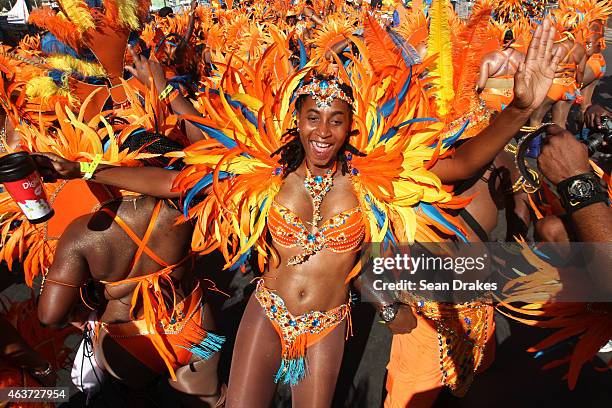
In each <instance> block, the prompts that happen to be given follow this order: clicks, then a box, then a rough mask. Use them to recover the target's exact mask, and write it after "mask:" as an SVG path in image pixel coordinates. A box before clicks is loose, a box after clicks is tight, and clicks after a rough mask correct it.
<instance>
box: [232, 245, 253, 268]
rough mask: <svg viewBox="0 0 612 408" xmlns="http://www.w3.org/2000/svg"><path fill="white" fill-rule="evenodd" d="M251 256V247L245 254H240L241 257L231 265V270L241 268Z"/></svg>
mask: <svg viewBox="0 0 612 408" xmlns="http://www.w3.org/2000/svg"><path fill="white" fill-rule="evenodd" d="M250 256H251V248H249V249H248V250H247V251H246V252H245V253H244V254H242V255H240V258H238V260H237V261H236V262H234V264H233V265H232V266H230V268H229V270H230V271H235V270H236V269H238V268H240V267H241V266H242V265H244V264H246V263H247V261H248V260H249V257H250Z"/></svg>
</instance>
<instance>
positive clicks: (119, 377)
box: [0, 0, 612, 408]
mask: <svg viewBox="0 0 612 408" xmlns="http://www.w3.org/2000/svg"><path fill="white" fill-rule="evenodd" d="M150 8H151V4H150V2H149V1H146V0H59V1H58V3H57V7H41V8H38V9H35V10H33V11H32V13H31V15H30V23H31V24H32V25H33V26H36V27H37V29H38V32H37V33H36V34H33V35H27V36H25V37H23V38H22V39H21V40H20V42H19V43H18V44H12V45H9V44H5V45H0V47H1V49H0V71H1V72H2V75H1V81H0V102H1V104H2V115H3V117H2V121H1V123H3V125H2V133H1V137H2V140H1V142H2V150H3V153H2V154H3V157H0V178H2V171H1V170H2V160H4V159H7V160H8V159H9V158H10V157H14V156H11V155H14V154H16V153H18V152H27V153H28V154H29V156H30V157H31V158H32V160H33V161H34V163H35V164H36V168H37V171H38V172H39V173H40V175H41V177H42V178H43V179H44V186H42V188H43V189H44V191H45V192H46V196H47V198H48V201H49V202H50V204H51V206H52V207H53V210H54V215H52V216H49V217H50V218H49V217H47V218H48V219H45V220H44V222H41V223H31V222H29V221H28V218H27V217H26V215H27V214H26V211H25V210H23V205H21V203H20V202H19V199H18V198H17V197H14V196H11V195H10V194H9V192H3V193H2V197H0V214H1V216H0V233H1V239H2V240H1V242H0V245H1V247H0V260H2V268H3V271H2V274H3V275H4V276H3V277H2V279H1V280H0V281H2V282H3V286H2V288H3V289H6V288H7V287H9V285H11V284H14V283H15V282H23V283H25V284H26V285H28V286H29V287H37V288H38V289H39V290H37V291H36V293H34V292H32V299H30V300H28V301H27V302H24V303H23V304H20V303H19V304H17V303H16V304H14V305H12V306H10V307H7V308H6V309H7V310H6V313H5V314H4V317H2V318H1V319H2V320H0V324H1V325H2V326H3V333H5V332H6V333H10V335H7V336H5V335H4V334H3V336H2V340H1V342H2V347H0V365H1V366H2V367H6V369H3V370H2V371H0V386H2V387H8V386H13V387H15V386H22V387H23V386H35V385H43V386H53V385H60V383H59V382H58V377H57V372H58V370H61V369H63V368H65V367H66V366H68V367H70V366H72V367H73V368H72V380H73V382H74V384H75V386H76V387H77V388H78V389H79V390H81V391H83V392H84V393H86V394H88V396H89V397H88V398H89V400H92V401H93V400H94V399H95V394H96V392H99V390H100V387H101V386H104V385H107V384H109V383H111V384H116V385H118V386H120V387H121V390H124V391H125V392H124V395H122V397H123V400H124V403H125V405H126V406H130V407H131V406H164V403H163V402H160V401H159V400H155V399H154V398H152V397H151V395H152V394H151V390H152V389H153V388H155V387H159V386H160V381H161V380H163V381H165V380H167V384H168V385H169V388H168V391H167V392H168V393H170V394H171V395H172V396H173V397H172V398H174V400H175V401H179V404H180V405H181V406H201V407H216V406H226V407H267V406H270V405H271V403H272V400H273V398H274V395H275V391H276V389H277V386H278V384H283V385H284V386H287V387H289V388H290V389H291V401H292V406H295V407H329V406H332V401H333V398H334V392H335V390H336V383H337V381H338V376H339V372H340V366H341V362H342V359H343V353H344V346H345V341H346V339H347V338H348V337H349V336H363V335H364V334H363V333H360V332H359V331H357V330H353V329H352V316H351V309H352V308H353V307H355V304H356V302H358V300H357V299H358V298H359V297H361V298H363V299H366V298H367V299H370V300H371V302H370V303H371V306H372V307H373V308H374V309H375V310H376V312H377V313H378V314H379V316H380V318H379V319H381V320H382V322H383V323H384V324H385V325H386V326H387V327H388V328H389V330H390V331H391V333H392V334H393V340H392V344H391V352H390V355H379V356H377V357H376V358H377V359H381V360H385V361H388V364H387V378H386V386H385V390H384V393H385V395H386V396H385V400H384V406H385V407H393V408H395V407H429V406H432V405H433V404H434V403H435V401H436V398H437V397H438V394H439V393H440V391H441V390H442V389H443V388H444V387H446V388H448V389H449V390H450V391H451V392H452V393H453V394H455V395H457V396H459V397H461V396H463V395H465V393H466V392H467V390H468V389H469V388H470V385H471V384H472V382H474V381H478V373H480V372H482V371H484V370H486V369H487V368H488V367H489V366H490V365H491V364H494V360H495V355H494V353H495V335H494V333H495V319H494V315H495V314H496V313H503V314H504V315H506V316H507V317H508V318H511V319H515V320H517V321H520V322H522V323H525V324H527V325H532V326H542V327H546V328H555V329H556V331H555V333H553V334H552V335H551V337H550V338H549V339H547V340H546V341H545V342H543V343H541V344H540V345H537V346H536V347H535V349H536V350H540V349H547V348H549V347H551V346H554V345H555V344H556V343H563V342H565V341H566V340H568V339H571V344H572V349H571V352H570V353H571V354H570V356H569V357H568V358H567V360H566V361H567V362H569V372H568V376H567V381H568V384H569V387H570V388H573V387H574V386H575V385H576V383H577V382H578V381H579V379H578V376H579V373H580V369H581V367H582V365H583V364H584V363H586V362H587V361H589V360H591V359H593V358H594V356H595V355H596V354H597V353H598V352H599V350H600V349H602V348H603V347H605V346H606V344H608V342H609V341H610V340H611V339H612V313H611V312H612V309H611V308H610V305H611V304H612V303H610V302H606V301H599V302H591V301H589V300H588V299H586V298H585V299H584V301H580V302H577V301H573V302H571V303H570V302H561V303H560V302H555V296H556V295H557V294H558V293H559V290H560V289H559V288H560V287H561V288H563V285H567V284H568V283H567V282H565V281H564V280H563V278H562V273H560V271H561V270H564V268H566V267H568V265H569V264H570V263H571V262H569V261H570V260H568V259H566V261H567V262H566V263H565V264H562V263H559V262H556V263H555V262H551V261H550V256H546V254H543V252H545V251H544V249H542V248H540V249H538V246H537V245H538V244H536V242H551V243H569V242H584V243H599V244H601V245H599V246H597V245H595V246H594V248H595V249H592V251H593V254H592V255H593V257H594V258H593V259H596V261H594V262H591V264H596V265H593V267H592V268H590V269H588V270H587V271H582V273H583V278H584V284H585V285H586V286H585V287H589V288H590V287H597V288H598V289H599V290H601V291H602V292H603V293H604V295H603V299H604V300H605V299H608V300H610V301H612V299H610V298H609V295H610V294H611V293H612V279H611V277H610V275H609V273H608V271H607V269H608V268H606V267H605V265H609V264H610V263H609V261H610V260H611V258H612V250H606V248H607V247H606V245H605V244H606V243H608V244H609V243H610V241H612V238H610V237H612V235H611V233H612V217H611V216H610V215H611V210H610V208H609V205H610V199H611V198H612V182H611V181H610V163H611V161H610V158H611V157H612V156H611V154H612V152H610V151H609V149H610V143H612V137H611V135H612V121H610V119H609V118H610V117H611V116H610V115H611V113H610V110H609V108H608V107H605V106H599V105H596V104H594V103H593V96H594V95H595V94H596V92H597V83H598V81H599V80H600V79H601V78H602V77H603V76H604V74H605V59H604V58H603V56H602V51H603V49H604V48H605V39H604V30H605V27H606V25H607V18H608V15H609V14H610V13H612V3H611V2H610V1H609V0H581V1H578V0H559V2H558V4H555V7H549V6H548V7H547V5H546V2H544V1H539V0H523V1H512V2H499V1H497V2H496V1H491V0H479V1H477V2H476V3H475V5H474V6H473V8H472V11H471V14H470V16H469V18H467V19H462V18H459V16H458V15H457V14H455V12H454V9H453V5H452V4H451V2H450V1H448V0H412V1H399V0H398V1H393V0H384V1H380V0H371V1H370V2H369V3H368V2H365V1H361V0H351V1H349V0H347V1H341V0H338V1H336V0H334V1H327V2H325V1H319V0H306V1H302V0H299V1H289V0H287V1H285V0H277V1H272V0H270V1H264V0H246V1H238V0H235V1H228V0H225V1H220V2H215V1H212V2H211V3H207V4H198V2H197V1H196V0H194V1H193V2H192V3H191V5H190V7H189V8H186V9H184V10H180V11H177V10H172V9H170V8H168V7H164V8H163V9H160V10H158V11H154V12H151V11H150ZM575 105H576V106H575ZM572 109H573V110H574V111H575V112H577V114H576V117H578V120H573V119H572V118H571V117H570V111H571V110H572ZM549 117H550V119H548V118H549ZM568 118H569V119H568ZM567 129H570V130H572V131H573V130H575V131H576V132H575V133H577V135H574V134H573V133H572V132H570V131H569V130H567ZM18 154H22V153H18ZM19 157H23V156H19ZM535 164H537V166H535ZM532 167H533V168H532ZM535 167H537V169H538V171H536V170H534V168H535ZM502 210H504V211H503V212H504V214H505V218H506V222H505V226H504V228H503V232H502V233H501V234H500V233H499V229H500V228H501V227H500V226H498V220H500V212H501V211H502ZM30 219H31V218H30ZM496 231H497V232H496ZM495 234H497V235H498V236H496V235H495ZM498 238H499V239H500V240H503V241H507V242H515V243H516V242H518V244H519V246H520V248H521V250H522V252H523V256H524V258H525V259H526V261H527V262H528V263H529V264H531V265H532V266H534V267H535V269H536V272H535V273H532V274H528V275H527V274H522V273H519V275H520V276H519V275H517V276H515V277H514V278H515V279H513V278H512V277H510V278H509V279H510V284H509V286H508V287H510V288H512V291H511V293H508V294H507V295H508V296H507V297H506V298H502V299H496V301H495V302H494V301H493V300H494V298H493V296H492V295H490V294H488V295H487V294H485V295H482V296H479V297H478V298H475V299H471V300H469V301H465V302H463V301H462V302H454V303H453V302H441V301H438V300H435V299H428V298H420V297H419V298H417V297H415V296H414V294H413V293H410V292H409V291H396V292H383V291H379V290H377V289H376V287H375V285H374V284H373V282H372V279H371V275H369V274H368V273H366V272H365V271H366V270H367V265H366V262H364V260H363V258H362V251H363V250H364V248H365V246H366V245H369V244H383V245H384V246H385V248H388V247H394V246H398V245H402V244H414V243H449V242H457V243H458V242H469V243H473V242H482V243H485V242H490V241H494V240H496V239H498ZM527 241H531V242H529V243H528V242H527ZM215 254H216V255H218V256H221V257H222V258H223V265H218V266H215V263H214V262H212V261H209V259H211V257H213V256H215ZM549 255H550V254H549ZM565 255H566V257H567V254H565ZM581 255H584V256H587V255H588V254H586V253H584V254H581ZM575 256H576V255H575V254H574V255H572V256H571V257H572V259H571V261H574V259H573V258H574V257H575ZM602 265H603V267H601V266H602ZM244 271H252V272H253V273H254V274H255V276H256V277H257V278H256V280H255V281H254V282H252V286H253V292H252V294H250V296H245V298H244V299H242V300H243V304H244V309H243V310H241V311H240V313H242V314H241V317H240V325H239V327H238V329H237V331H235V332H227V331H224V330H223V327H225V326H224V325H222V324H220V322H222V321H223V320H224V319H235V317H234V316H228V315H227V313H230V312H222V313H218V312H217V313H216V312H215V309H214V308H212V307H210V299H211V297H214V296H216V295H217V293H218V292H222V291H223V290H227V289H226V288H222V289H223V290H221V289H220V288H219V287H218V285H219V286H221V284H220V282H221V281H224V279H223V278H222V276H224V275H227V274H232V273H243V272H244ZM551 282H554V284H551ZM517 285H518V286H517ZM572 285H574V283H572ZM517 287H520V288H521V290H517V289H516V288H517ZM606 295H607V296H608V297H607V298H606V297H605V296H606ZM365 306H367V305H365V304H364V305H362V306H360V307H365ZM15 310H19V311H20V312H15ZM232 313H234V312H233V311H232ZM27 325H29V326H27ZM26 326H27V327H32V329H31V330H28V329H25V327H26ZM75 333H77V334H79V333H80V334H82V336H83V340H82V341H81V343H80V346H79V347H80V348H79V350H78V353H77V355H76V357H74V355H73V354H71V353H70V350H69V349H67V348H66V346H65V345H64V344H63V341H64V339H65V338H66V337H67V336H69V335H71V334H75ZM49 339H52V342H53V344H54V347H52V348H45V349H44V350H43V349H42V348H40V347H37V345H39V344H42V343H44V342H48V341H49ZM228 340H229V341H228ZM228 345H233V350H232V351H231V352H230V355H231V366H230V368H229V373H228V374H226V373H225V372H224V370H221V369H220V361H221V359H220V351H221V350H222V349H223V348H224V347H230V346H228ZM380 392H381V393H382V392H383V390H380ZM16 406H19V405H16Z"/></svg>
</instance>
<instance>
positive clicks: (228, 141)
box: [190, 121, 238, 149]
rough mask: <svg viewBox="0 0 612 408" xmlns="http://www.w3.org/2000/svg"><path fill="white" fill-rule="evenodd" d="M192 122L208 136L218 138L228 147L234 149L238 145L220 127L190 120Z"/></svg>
mask: <svg viewBox="0 0 612 408" xmlns="http://www.w3.org/2000/svg"><path fill="white" fill-rule="evenodd" d="M190 123H191V124H192V125H194V126H195V127H197V128H198V129H200V130H202V131H203V132H206V134H208V136H210V137H212V138H214V139H215V140H217V141H218V142H219V143H221V144H222V145H223V146H225V147H226V148H228V149H233V148H234V147H236V146H238V144H237V143H236V142H235V141H234V140H232V139H231V138H229V137H228V136H226V135H225V134H224V133H223V132H221V131H220V130H219V129H215V128H211V127H210V126H206V125H203V124H201V123H197V122H192V121H190Z"/></svg>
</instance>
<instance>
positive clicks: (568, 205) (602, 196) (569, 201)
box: [557, 173, 608, 215]
mask: <svg viewBox="0 0 612 408" xmlns="http://www.w3.org/2000/svg"><path fill="white" fill-rule="evenodd" d="M576 180H582V181H585V182H588V183H590V184H591V185H592V186H593V189H594V191H593V194H592V195H591V196H590V197H588V198H579V197H575V196H573V195H572V194H571V192H570V187H571V186H572V184H573V182H574V181H576ZM557 192H558V193H559V195H560V196H561V204H562V205H563V208H564V209H565V211H566V212H567V214H569V215H571V214H572V213H574V212H576V211H578V210H580V209H581V208H584V207H587V206H589V205H591V204H595V203H602V202H603V203H605V202H607V199H608V197H607V194H606V192H605V190H604V189H603V187H602V186H601V184H600V182H599V178H598V177H597V176H596V175H594V174H593V173H583V174H579V175H577V176H572V177H569V178H567V179H565V180H562V181H560V182H559V184H557Z"/></svg>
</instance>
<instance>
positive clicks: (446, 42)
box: [427, 0, 455, 117]
mask: <svg viewBox="0 0 612 408" xmlns="http://www.w3.org/2000/svg"><path fill="white" fill-rule="evenodd" d="M448 8H449V1H448V0H433V2H432V4H431V7H430V9H429V15H430V19H431V23H430V25H429V40H428V43H427V55H428V57H429V56H432V55H437V58H436V60H435V62H434V65H433V67H432V70H431V72H430V74H431V76H432V77H434V78H435V79H434V81H433V83H434V85H435V86H436V100H437V104H438V114H439V115H440V117H444V116H446V115H447V114H448V113H449V111H450V103H451V102H452V101H453V99H454V97H455V91H454V90H453V53H452V43H451V33H450V27H449V24H448Z"/></svg>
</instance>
